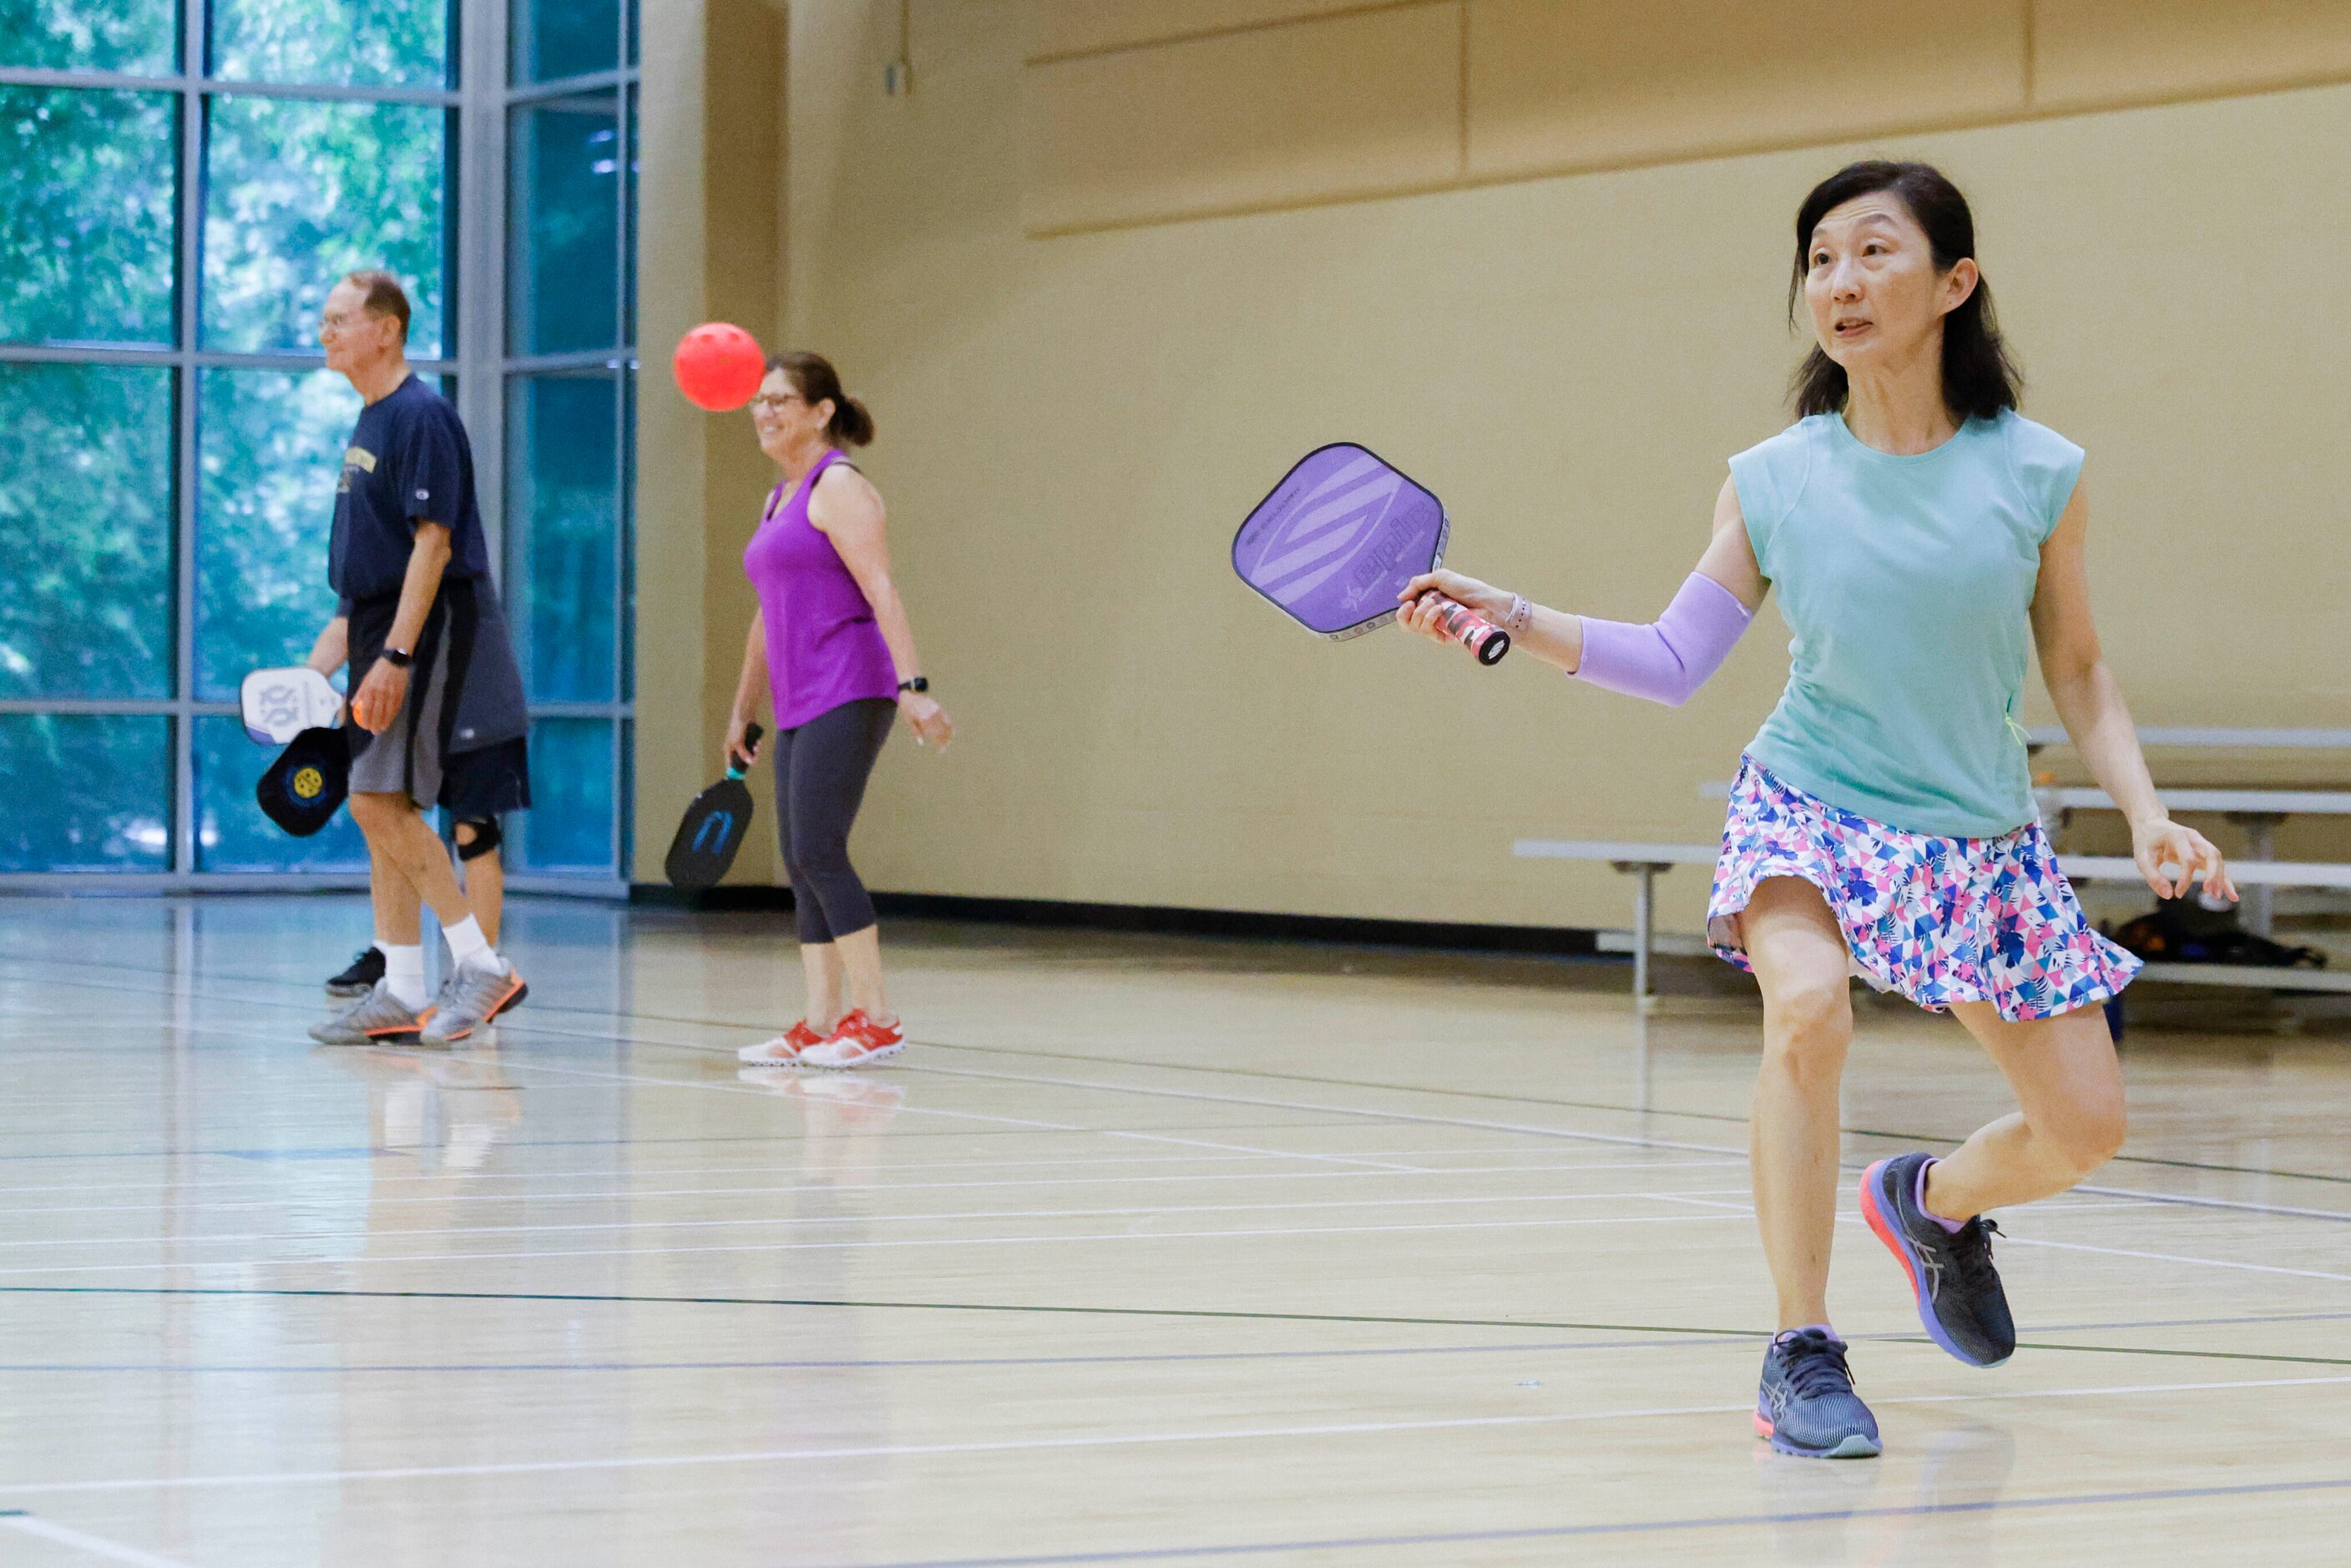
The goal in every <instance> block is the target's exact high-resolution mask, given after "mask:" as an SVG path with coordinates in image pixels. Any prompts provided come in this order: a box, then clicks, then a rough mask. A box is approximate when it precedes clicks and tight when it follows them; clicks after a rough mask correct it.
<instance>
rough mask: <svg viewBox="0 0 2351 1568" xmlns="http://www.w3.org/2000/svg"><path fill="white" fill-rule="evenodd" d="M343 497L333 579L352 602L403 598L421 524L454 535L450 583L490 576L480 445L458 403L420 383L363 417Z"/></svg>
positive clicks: (330, 569)
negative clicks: (478, 481) (477, 458)
mask: <svg viewBox="0 0 2351 1568" xmlns="http://www.w3.org/2000/svg"><path fill="white" fill-rule="evenodd" d="M337 491H338V493H337V495H336V497H335V528H334V533H333V536H332V538H331V539H330V540H329V545H328V549H327V575H328V578H329V580H330V581H331V582H332V583H333V584H334V589H335V592H336V594H337V595H338V596H340V598H342V599H343V600H345V601H350V600H357V599H376V598H381V597H382V596H384V595H386V594H396V593H398V592H399V591H400V585H401V582H402V580H403V579H405V578H406V577H407V575H408V558H409V556H410V554H411V553H412V552H413V549H414V548H415V544H416V525H417V524H418V523H419V522H427V523H439V524H441V525H442V526H443V527H444V528H447V529H448V530H449V564H448V567H447V568H446V569H445V571H444V575H445V576H449V577H460V578H477V577H487V576H488V575H489V571H490V554H489V546H488V543H487V541H486V539H485V538H483V535H482V508H481V504H480V502H479V500H478V499H477V498H476V497H475V494H474V448H473V444H472V443H471V442H469V441H467V440H466V439H465V424H464V423H463V422H461V421H460V420H459V419H458V418H457V411H456V410H455V408H453V407H451V406H450V404H449V400H448V399H446V398H444V397H443V396H442V395H441V394H440V393H439V392H434V390H433V389H432V388H430V387H428V386H426V385H425V384H424V383H423V382H421V381H419V380H417V379H416V377H414V376H413V375H412V376H410V377H409V378H408V379H407V380H406V381H404V382H401V383H400V385H399V387H398V388H397V389H396V390H395V391H393V392H392V394H391V395H390V396H388V397H383V398H380V399H378V400H377V401H376V402H371V403H370V404H368V406H367V407H365V408H363V409H361V410H360V423H359V426H358V428H356V429H355V430H353V431H352V432H351V439H350V445H349V446H348V447H346V448H345V449H344V452H343V476H342V483H341V484H340V486H337Z"/></svg>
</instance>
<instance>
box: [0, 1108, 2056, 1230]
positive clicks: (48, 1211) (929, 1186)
mask: <svg viewBox="0 0 2351 1568" xmlns="http://www.w3.org/2000/svg"><path fill="white" fill-rule="evenodd" d="M1325 1125H1335V1124H1325ZM1429 1152H1430V1153H1434V1154H1446V1153H1450V1152H1451V1151H1449V1150H1444V1149H1437V1150H1431V1151H1429ZM1527 1152H1528V1153H1530V1154H1531V1153H1534V1152H1535V1151H1533V1150H1529V1151H1527ZM1169 1157H1170V1158H1176V1159H1181V1158H1186V1157H1199V1158H1217V1159H1229V1160H1241V1159H1249V1158H1261V1157H1263V1156H1253V1155H1213V1156H1210V1155H1202V1156H1185V1155H1171V1156H1169ZM961 1163H967V1164H971V1165H989V1164H992V1163H994V1162H989V1161H983V1160H974V1161H968V1162H961ZM1006 1163H1007V1164H1010V1165H1021V1164H1054V1163H1058V1162H1053V1161H1041V1162H1040V1161H1019V1160H1013V1161H1008V1162H1006ZM1138 1163H1140V1162H1138ZM1743 1163H1744V1162H1741V1161H1736V1160H1613V1161H1603V1160H1587V1161H1580V1162H1570V1163H1567V1164H1563V1165H1517V1166H1423V1167H1417V1168H1416V1169H1414V1170H1411V1171H1381V1170H1340V1171H1321V1170H1311V1171H1301V1170H1280V1171H1208V1172H1189V1171H1185V1172H1175V1173H1171V1174H1169V1175H1165V1176H1142V1175H1135V1174H1129V1175H1124V1176H1022V1177H1018V1178H1015V1179H1012V1180H1007V1181H877V1182H829V1181H804V1182H787V1183H783V1184H781V1185H776V1186H679V1187H653V1188H638V1187H608V1188H605V1189H602V1190H601V1191H589V1192H450V1193H427V1194H423V1195H420V1196H418V1197H376V1196H374V1195H373V1194H371V1195H370V1196H369V1198H368V1207H370V1208H371V1209H372V1208H402V1207H445V1206H447V1205H449V1204H453V1203H549V1202H565V1201H578V1202H581V1203H590V1202H604V1201H608V1200H611V1199H625V1200H627V1201H628V1202H631V1203H643V1202H645V1201H647V1200H649V1199H653V1198H672V1197H681V1198H683V1197H791V1196H794V1195H796V1194H800V1193H825V1194H832V1193H843V1192H960V1191H980V1190H990V1189H1002V1188H1006V1187H1065V1186H1158V1185H1178V1186H1185V1185H1194V1184H1197V1183H1201V1182H1242V1181H1363V1180H1366V1179H1374V1180H1375V1179H1378V1178H1381V1177H1385V1176H1520V1175H1533V1176H1543V1175H1555V1174H1558V1173H1562V1172H1576V1171H1641V1172H1645V1173H1646V1172H1650V1171H1669V1170H1720V1169H1722V1168H1724V1167H1725V1166H1734V1165H1740V1164H1743ZM802 1168H803V1167H801V1166H776V1167H774V1169H775V1172H776V1174H778V1175H787V1174H789V1175H797V1174H799V1172H800V1171H801V1170H802ZM862 1168H872V1167H862ZM583 1174H589V1175H595V1176H605V1177H608V1178H609V1177H611V1176H617V1175H619V1174H621V1173H619V1172H618V1171H616V1170H614V1169H613V1168H612V1167H611V1166H606V1167H604V1168H602V1169H600V1170H597V1171H593V1172H588V1173H583ZM648 1174H649V1175H656V1176H674V1175H678V1174H691V1173H676V1172H666V1171H662V1172H651V1173H648ZM710 1174H713V1175H722V1176H723V1175H736V1176H740V1175H746V1174H753V1173H746V1172H743V1171H741V1170H739V1169H735V1168H731V1167H728V1166H713V1167H710ZM467 1175H468V1176H469V1177H470V1176H471V1175H472V1173H470V1172H468V1173H467ZM398 1179H401V1180H406V1181H416V1180H429V1181H444V1182H445V1181H446V1180H447V1179H448V1178H447V1176H424V1177H417V1176H405V1177H401V1178H398ZM18 1190H21V1189H18ZM57 1190H58V1191H89V1190H90V1189H89V1188H74V1187H60V1188H57ZM138 1190H141V1191H145V1190H150V1187H149V1185H148V1184H141V1186H140V1187H139V1189H138ZM2077 1190H2079V1189H2077ZM5 1196H6V1195H5V1191H0V1197H5ZM316 1196H317V1195H316V1194H315V1193H310V1192H304V1191H282V1192H280V1193H279V1194H278V1195H277V1196H275V1197H257V1198H238V1199H236V1200H235V1201H233V1202H223V1203H213V1202H186V1201H181V1202H174V1203H172V1205H171V1206H170V1210H171V1212H172V1214H174V1215H183V1214H231V1213H237V1214H241V1213H249V1212H252V1211H256V1210H262V1209H272V1208H279V1207H284V1206H285V1205H287V1204H288V1203H307V1202H310V1201H313V1200H314V1199H315V1197H316ZM124 1207H125V1205H123V1204H122V1203H120V1202H115V1203H78V1204H48V1205H34V1206H30V1207H16V1208H0V1219H10V1218H19V1217H24V1216H37V1217H40V1218H47V1217H48V1216H50V1215H57V1214H120V1213H121V1212H122V1211H123V1209H124ZM649 1223H650V1222H649ZM0 1245H5V1243H0Z"/></svg>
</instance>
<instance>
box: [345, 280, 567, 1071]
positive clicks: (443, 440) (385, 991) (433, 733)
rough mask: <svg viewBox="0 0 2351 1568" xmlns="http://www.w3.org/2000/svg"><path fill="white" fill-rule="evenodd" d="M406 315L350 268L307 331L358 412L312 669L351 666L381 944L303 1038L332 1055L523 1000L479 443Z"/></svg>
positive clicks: (509, 765) (382, 283)
mask: <svg viewBox="0 0 2351 1568" xmlns="http://www.w3.org/2000/svg"><path fill="white" fill-rule="evenodd" d="M408 317H409V307H408V297H407V295H406V294H405V293H404V292H403V291H402V288H401V287H400V284H399V282H398V281H397V280H396V279H394V278H393V277H392V276H391V275H390V274H389V273H382V272H355V273H352V274H351V275H350V277H346V278H344V279H343V280H342V282H340V283H339V284H337V285H336V286H335V288H334V290H333V292H331V293H329V295H328V296H327V303H326V308H325V311H324V313H323V314H322V316H321V318H320V320H319V343H320V344H321V345H322V346H323V347H324V348H325V349H326V351H327V368H328V369H329V370H333V371H341V372H342V373H343V375H345V376H346V377H348V378H349V379H350V383H351V385H352V386H354V387H356V388H357V389H358V390H359V393H360V397H361V398H363V399H365V400H366V402H365V406H364V407H363V408H362V409H361V410H360V420H359V425H358V427H357V428H356V429H355V430H353V431H352V432H351V438H350V444H349V445H347V446H346V447H345V448H344V450H343V464H342V481H341V483H340V486H338V488H337V494H336V497H335V523H334V532H333V534H332V536H331V537H330V538H329V543H328V548H327V574H328V579H329V581H330V582H331V583H332V584H333V586H334V590H335V592H336V595H337V596H338V598H339V600H340V603H339V604H338V605H337V608H336V614H335V618H334V620H332V621H331V622H329V623H328V625H327V628H326V630H324V631H323V632H320V633H319V641H318V643H317V645H316V646H314V647H313V648H312V649H311V651H310V661H309V662H310V664H311V666H312V667H313V668H315V669H319V670H321V671H331V670H332V669H333V668H334V667H335V666H336V665H338V664H345V663H348V664H350V718H351V723H352V725H354V726H356V728H350V729H348V733H349V734H350V745H351V772H350V809H351V816H352V817H353V818H354V819H355V820H356V821H358V822H359V825H360V831H361V832H362V833H364V834H365V835H366V836H367V841H368V856H369V863H370V872H371V885H372V889H373V892H374V895H375V946H373V947H371V948H370V949H369V950H368V951H367V952H366V953H363V954H361V955H360V957H359V959H358V961H357V962H355V963H354V964H353V965H352V966H351V967H350V969H348V970H346V971H344V973H342V974H340V975H338V976H337V977H335V978H334V980H332V981H330V982H329V990H330V991H331V992H335V993H337V994H340V995H346V996H351V997H355V998H356V999H355V1000H353V1001H352V1003H351V1006H350V1008H349V1009H347V1010H346V1011H345V1012H344V1013H343V1014H342V1015H341V1016H340V1017H339V1018H335V1019H329V1020H327V1021H325V1022H322V1023H320V1024H319V1025H317V1026H315V1027H314V1028H313V1029H312V1030H310V1033H311V1035H312V1036H313V1037H314V1038H315V1039H318V1040H321V1041H324V1042H326V1043H328V1044H336V1045H356V1044H364V1043H366V1042H367V1041H368V1040H380V1039H395V1040H396V1039H402V1038H407V1037H416V1038H421V1039H422V1040H424V1041H425V1042H426V1043H430V1044H440V1043H445V1042H447V1041H450V1040H463V1039H465V1038H466V1036H468V1035H469V1034H471V1033H472V1032H473V1031H474V1030H477V1029H479V1028H481V1027H482V1026H484V1025H486V1024H487V1023H488V1022H489V1021H490V1020H491V1019H494V1018H496V1016H497V1015H498V1014H499V1013H501V1012H503V1011H505V1010H506V1009H508V1008H511V1007H513V1006H514V1005H515V1004H516V1003H517V1002H519V1001H521V1000H522V998H524V997H525V996H526V995H528V988H526V987H525V986H524V985H523V982H522V977H521V976H520V975H518V974H517V973H516V972H515V969H514V967H513V966H512V965H510V964H508V963H507V961H506V960H505V959H503V958H501V957H500V956H498V954H497V951H496V946H495V942H496V934H497V932H496V928H497V921H498V915H499V911H500V905H501V902H502V899H503V894H504V887H505V883H504V877H503V874H502V873H501V871H500V869H499V859H498V855H497V846H498V843H499V840H500V836H501V835H500V831H499V818H500V817H501V816H503V815H504V814H505V813H507V812H508V811H515V810H523V809H524V808H526V807H528V805H529V804H530V779H529V770H528V752H527V749H526V745H525V732H526V720H525V714H524V707H523V695H522V677H521V674H520V672H519V671H518V670H517V667H516V664H515V657H514V648H513V644H512V642H511V640H510V639H509V638H508V636H507V623H506V616H505V612H503V611H502V610H501V609H500V607H499V604H498V596H497V588H496V584H495V583H494V582H493V581H492V580H491V578H490V558H489V547H488V543H487V541H486V539H485V538H484V537H483V533H482V513H481V506H480V503H479V501H478V499H477V498H476V497H475V492H474V454H473V447H472V444H470V443H469V442H468V441H467V440H466V439H465V425H464V424H463V423H461V422H460V421H459V420H458V418H457V411H456V410H455V408H452V407H451V406H450V405H449V402H448V401H447V400H446V399H445V398H444V397H442V396H441V394H440V393H438V392H434V391H433V390H432V389H431V388H430V387H427V386H426V385H425V384H424V383H423V382H421V381H419V380H418V379H417V378H416V377H415V375H414V374H413V372H411V371H410V370H409V368H408V353H407V344H408ZM435 806H443V807H446V808H447V809H448V810H449V814H450V817H451V820H452V821H453V822H454V824H455V839H456V841H457V846H458V849H457V852H458V855H459V856H460V858H461V859H462V860H463V861H464V862H465V887H464V889H463V890H462V891H461V890H460V888H459V886H458V883H457V878H456V875H455V873H454V872H453V871H452V870H451V868H450V864H449V857H448V854H447V852H446V851H445V850H444V849H443V847H442V843H441V838H440V835H439V834H438V833H436V832H434V830H433V828H432V826H431V825H430V824H429V823H427V822H426V821H425V819H424V812H426V811H428V810H432V809H433V808H434V807H435ZM422 904H432V905H433V911H434V914H435V915H438V916H439V917H440V920H441V925H442V931H443V934H444V936H446V937H447V938H448V941H449V950H450V955H451V957H452V960H453V962H452V964H451V966H450V972H449V975H448V977H447V978H446V980H445V981H444V984H443V986H442V988H441V991H440V994H439V996H438V997H437V998H433V997H428V995H427V994H426V991H425V988H424V949H423V936H422V926H421V918H420V907H421V905H422ZM428 1003H429V1004H430V1005H428Z"/></svg>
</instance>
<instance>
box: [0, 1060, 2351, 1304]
mask: <svg viewBox="0 0 2351 1568" xmlns="http://www.w3.org/2000/svg"><path fill="white" fill-rule="evenodd" d="M518 1065H524V1066H533V1065H538V1064H518ZM544 1070H546V1071H557V1072H567V1071H581V1070H575V1069H568V1068H558V1067H549V1068H545V1069H544ZM905 1071H914V1072H922V1073H927V1074H931V1075H934V1076H939V1077H950V1078H977V1079H993V1080H1003V1081H1008V1082H1029V1083H1037V1084H1042V1085H1048V1086H1057V1087H1063V1088H1077V1089H1090V1090H1096V1091H1101V1092H1111V1093H1126V1094H1136V1095H1144V1096H1150V1097H1153V1098H1162V1099H1175V1100H1185V1101H1199V1102H1207V1103H1216V1104H1237V1105H1246V1106H1249V1107H1250V1108H1251V1109H1255V1110H1282V1111H1291V1112H1298V1113H1315V1114H1325V1115H1340V1116H1347V1115H1352V1116H1359V1117H1364V1118H1367V1119H1372V1120H1379V1121H1390V1122H1404V1123H1409V1124H1416V1125H1434V1126H1457V1127H1476V1128H1479V1129H1480V1130H1483V1131H1487V1132H1501V1133H1522V1134H1527V1135H1530V1136H1534V1137H1550V1138H1559V1139H1563V1140H1571V1141H1583V1142H1596V1143H1602V1144H1610V1145H1635V1146H1640V1147H1650V1148H1667V1149H1674V1150H1677V1151H1679V1152H1683V1153H1697V1154H1710V1155H1736V1154H1738V1153H1740V1151H1738V1150H1734V1149H1729V1148H1725V1147H1721V1146H1719V1145H1703V1144H1685V1143H1677V1142H1670V1141H1667V1140H1663V1139H1650V1138H1642V1137H1639V1136H1635V1135H1629V1134H1605V1133H1583V1132H1576V1131H1571V1130H1567V1129H1562V1128H1551V1127H1542V1126H1539V1125H1534V1124H1518V1123H1507V1122H1491V1121H1486V1120H1482V1119H1472V1118H1465V1117H1455V1116H1438V1115H1434V1114H1430V1113H1420V1112H1408V1111H1387V1110H1380V1109H1376V1108H1365V1107H1359V1106H1347V1105H1324V1104H1317V1103H1310V1102H1301V1101H1283V1100H1268V1099H1263V1098H1259V1097H1258V1096H1253V1095H1232V1094H1210V1093H1207V1092H1203V1091H1200V1090H1191V1089H1164V1088H1158V1087H1155V1086H1151V1085H1144V1084H1121V1083H1106V1082H1100V1081H1094V1080H1084V1079H1060V1078H1045V1077H1040V1076H1035V1075H1030V1074H1016V1073H998V1072H986V1071H977V1070H975V1069H971V1068H958V1067H925V1066H915V1067H911V1068H908V1069H905ZM599 1076H604V1075H603V1074H599ZM609 1076H611V1077H613V1078H616V1079H623V1080H627V1079H633V1078H634V1077H636V1076H637V1075H634V1074H627V1073H612V1074H610V1075H609ZM653 1082H662V1083H665V1084H668V1085H670V1086H673V1087H676V1088H687V1089H692V1088H702V1089H719V1090H727V1089H732V1088H734V1087H735V1086H734V1085H730V1084H714V1083H705V1082H698V1081H696V1080H693V1079H663V1080H654V1081H653ZM1236 1234H1239V1233H1236ZM1170 1236H1171V1239H1173V1233H1170ZM1184 1239H1199V1238H1197V1237H1187V1238H1184ZM2016 1240H2017V1241H2018V1242H2019V1243H2020V1244H2022V1245H2029V1246H2038V1247H2047V1248H2053V1249H2065V1250H2082V1251H2092V1252H2097V1251H2116V1249H2103V1248H2095V1247H2088V1246H2085V1245H2084V1244H2081V1243H2075V1242H2064V1241H2051V1240H2042V1239H2032V1240H2027V1239H2024V1238H2022V1237H2020V1238H2016ZM937 1244H939V1245H953V1244H954V1243H953V1242H942V1243H937ZM872 1245H875V1246H883V1247H887V1246H896V1245H901V1244H900V1243H893V1242H879V1243H872ZM689 1250H690V1249H689ZM2116 1255H2117V1256H2137V1257H2143V1258H2147V1259H2148V1260H2154V1261H2161V1262H2172V1263H2188V1264H2202V1265H2204V1266H2206V1267H2209V1268H2215V1269H2233V1270H2242V1271H2247V1272H2252V1273H2268V1274H2283V1275H2292V1276H2295V1277H2298V1278H2304V1279H2314V1280H2328V1281H2344V1282H2346V1283H2351V1274H2336V1273H2331V1272H2327V1271H2325V1270H2306V1269H2288V1268H2283V1267H2281V1266H2279V1265H2275V1264H2267V1263H2248V1262H2241V1261H2238V1260H2231V1259H2220V1258H2196V1257H2189V1256H2186V1255H2183V1254H2171V1253H2136V1254H2134V1253H2126V1252H2120V1251H2116ZM48 1271H51V1270H0V1276H6V1275H22V1274H26V1273H31V1272H48ZM68 1271H70V1270H68Z"/></svg>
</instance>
